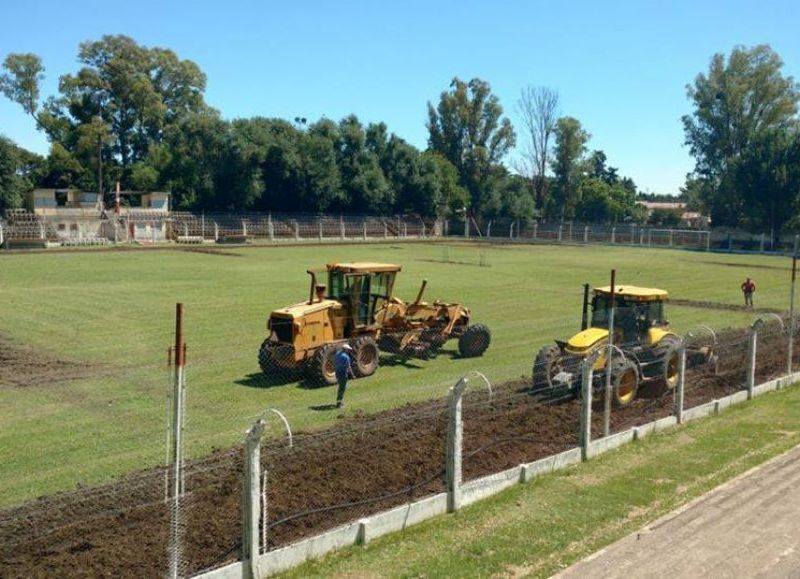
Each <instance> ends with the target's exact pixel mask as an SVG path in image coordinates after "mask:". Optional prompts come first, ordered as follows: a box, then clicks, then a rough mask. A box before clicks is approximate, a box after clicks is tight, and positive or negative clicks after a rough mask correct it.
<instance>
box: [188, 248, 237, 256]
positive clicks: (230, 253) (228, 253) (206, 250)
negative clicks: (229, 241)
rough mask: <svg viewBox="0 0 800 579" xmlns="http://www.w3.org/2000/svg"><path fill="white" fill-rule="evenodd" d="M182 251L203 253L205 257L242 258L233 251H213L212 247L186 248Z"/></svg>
mask: <svg viewBox="0 0 800 579" xmlns="http://www.w3.org/2000/svg"><path fill="white" fill-rule="evenodd" d="M183 251H188V252H190V253H205V254H207V255H224V256H227V257H242V254H241V253H234V252H233V251H225V250H224V249H215V248H212V247H187V248H186V249H184V250H183Z"/></svg>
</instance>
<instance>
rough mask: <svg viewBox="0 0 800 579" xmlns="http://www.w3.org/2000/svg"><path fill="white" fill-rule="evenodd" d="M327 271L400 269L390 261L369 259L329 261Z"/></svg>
mask: <svg viewBox="0 0 800 579" xmlns="http://www.w3.org/2000/svg"><path fill="white" fill-rule="evenodd" d="M327 268H328V271H341V272H344V273H383V272H392V271H394V272H397V271H400V266H399V265H394V264H391V263H373V262H369V261H362V262H352V263H329V264H328V265H327Z"/></svg>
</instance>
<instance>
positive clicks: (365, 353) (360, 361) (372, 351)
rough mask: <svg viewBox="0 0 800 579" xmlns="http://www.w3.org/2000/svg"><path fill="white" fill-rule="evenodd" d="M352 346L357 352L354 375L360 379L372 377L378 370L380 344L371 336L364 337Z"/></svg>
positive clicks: (355, 341)
mask: <svg viewBox="0 0 800 579" xmlns="http://www.w3.org/2000/svg"><path fill="white" fill-rule="evenodd" d="M351 345H352V346H353V350H354V352H355V355H354V358H355V360H354V364H353V373H354V374H355V375H356V376H358V377H359V378H361V377H363V376H372V375H373V374H374V373H375V370H377V369H378V344H377V343H376V342H375V340H374V339H373V338H371V337H370V336H363V337H361V338H357V339H356V340H354V341H353V343H352V344H351Z"/></svg>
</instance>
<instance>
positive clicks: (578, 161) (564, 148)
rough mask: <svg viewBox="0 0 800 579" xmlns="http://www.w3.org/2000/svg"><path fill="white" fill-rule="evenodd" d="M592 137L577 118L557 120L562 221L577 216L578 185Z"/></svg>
mask: <svg viewBox="0 0 800 579" xmlns="http://www.w3.org/2000/svg"><path fill="white" fill-rule="evenodd" d="M590 138H591V135H590V134H589V133H587V132H586V131H585V130H584V129H583V126H581V122H580V121H579V120H578V119H576V118H574V117H561V118H560V119H558V122H557V123H556V130H555V154H554V160H553V173H555V181H556V183H555V184H556V187H555V193H556V195H555V197H556V202H557V211H558V214H559V216H560V218H561V219H562V221H563V220H564V218H565V217H574V209H575V205H576V203H577V201H578V189H577V185H578V183H579V182H580V180H581V177H582V172H583V171H584V169H585V168H586V167H585V165H584V163H583V161H584V157H585V155H586V143H588V142H589V139H590Z"/></svg>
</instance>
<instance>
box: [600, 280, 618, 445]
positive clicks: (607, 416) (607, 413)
mask: <svg viewBox="0 0 800 579" xmlns="http://www.w3.org/2000/svg"><path fill="white" fill-rule="evenodd" d="M616 275H617V270H615V269H612V270H611V303H610V304H609V310H608V351H607V352H606V395H605V399H604V400H603V405H604V406H603V436H608V435H609V432H610V430H611V357H612V355H613V353H614V292H615V291H616V290H615V287H614V282H615V281H616Z"/></svg>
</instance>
